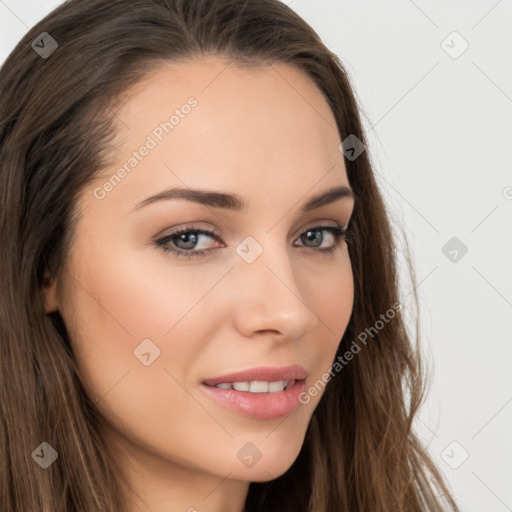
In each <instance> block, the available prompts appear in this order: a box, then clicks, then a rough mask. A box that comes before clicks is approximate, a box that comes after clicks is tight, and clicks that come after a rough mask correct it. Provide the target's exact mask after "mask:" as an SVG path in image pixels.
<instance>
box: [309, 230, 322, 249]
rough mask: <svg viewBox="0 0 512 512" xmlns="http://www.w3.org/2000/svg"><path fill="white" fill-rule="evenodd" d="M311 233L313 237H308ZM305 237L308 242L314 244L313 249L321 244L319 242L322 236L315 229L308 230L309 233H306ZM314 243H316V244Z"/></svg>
mask: <svg viewBox="0 0 512 512" xmlns="http://www.w3.org/2000/svg"><path fill="white" fill-rule="evenodd" d="M311 233H315V234H314V235H313V237H310V236H309V235H310V234H311ZM306 237H307V238H308V239H309V240H310V241H312V242H315V245H314V247H317V246H319V245H321V243H322V241H321V238H322V234H321V232H320V230H315V229H312V230H309V231H307V233H306ZM316 242H318V243H316Z"/></svg>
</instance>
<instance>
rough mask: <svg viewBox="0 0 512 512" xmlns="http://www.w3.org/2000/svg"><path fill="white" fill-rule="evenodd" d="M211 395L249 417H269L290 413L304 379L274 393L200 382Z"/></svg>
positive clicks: (295, 403)
mask: <svg viewBox="0 0 512 512" xmlns="http://www.w3.org/2000/svg"><path fill="white" fill-rule="evenodd" d="M201 388H202V389H204V391H205V392H206V393H208V394H209V395H210V396H211V397H213V398H215V399H216V400H217V401H219V402H220V403H221V404H223V405H225V406H227V407H229V408H231V409H233V410H235V411H237V412H240V413H242V414H245V415H246V416H249V417H251V418H257V419H271V418H278V417H279V416H284V415H285V414H289V413H291V412H292V411H293V410H294V409H295V408H296V407H297V406H298V405H299V403H300V402H299V395H300V393H301V392H302V391H303V390H304V388H305V381H303V380H296V381H295V384H294V385H293V386H292V387H291V388H289V389H285V390H283V391H277V392H275V393H250V392H248V391H237V390H236V389H221V388H216V387H215V386H207V385H206V384H203V383H201Z"/></svg>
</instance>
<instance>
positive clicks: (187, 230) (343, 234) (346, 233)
mask: <svg viewBox="0 0 512 512" xmlns="http://www.w3.org/2000/svg"><path fill="white" fill-rule="evenodd" d="M309 231H328V232H330V233H331V234H332V235H334V237H335V239H336V242H335V244H334V245H333V246H332V247H327V248H323V249H315V248H311V247H310V248H308V247H306V248H305V250H306V252H309V251H313V252H314V253H315V252H316V253H321V254H323V255H326V256H327V255H330V254H333V253H334V251H336V250H337V249H339V248H340V247H341V246H340V241H341V239H343V240H344V241H345V242H346V243H347V244H350V243H351V242H352V240H353V239H352V234H353V233H352V231H351V229H350V228H342V227H341V226H339V225H336V226H325V225H323V226H314V227H312V228H308V229H307V230H306V231H304V232H303V233H302V234H301V236H302V235H304V234H305V233H308V232H309ZM182 234H196V235H208V236H210V237H211V238H213V239H214V240H216V241H217V242H221V238H220V236H219V235H218V234H217V233H215V232H213V231H207V230H204V229H196V228H191V227H188V226H185V227H184V228H180V229H178V230H176V231H174V232H172V233H170V234H168V235H166V236H165V237H163V238H160V239H159V240H156V241H155V245H157V246H158V247H159V248H161V249H162V250H163V251H164V252H170V253H174V254H175V255H176V258H179V257H180V256H185V257H186V258H188V259H190V258H195V257H202V256H208V255H210V254H211V253H212V252H213V251H215V250H216V249H201V250H198V251H183V250H181V249H179V250H177V249H171V248H169V245H168V242H169V241H170V240H172V239H173V238H175V237H177V236H179V235H182ZM299 238H300V237H299Z"/></svg>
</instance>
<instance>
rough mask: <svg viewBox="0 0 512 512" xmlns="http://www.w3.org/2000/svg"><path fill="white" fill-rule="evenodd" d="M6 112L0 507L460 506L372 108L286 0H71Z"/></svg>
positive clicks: (13, 86) (0, 150) (11, 79)
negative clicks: (429, 417) (382, 179)
mask: <svg viewBox="0 0 512 512" xmlns="http://www.w3.org/2000/svg"><path fill="white" fill-rule="evenodd" d="M0 115H1V119H2V124H1V126H0V155H1V161H0V165H1V167H0V182H1V191H2V192H1V193H2V196H1V220H0V234H1V239H2V244H1V249H0V262H1V272H0V275H1V279H2V286H1V288H0V289H1V293H2V301H1V304H2V308H1V317H0V320H1V321H0V325H1V328H0V329H1V330H0V332H1V338H0V350H1V369H2V370H1V377H0V378H1V381H0V392H1V396H0V398H1V403H2V415H1V418H2V422H1V434H2V435H1V436H0V439H1V441H0V442H1V445H0V446H1V450H0V457H1V464H2V468H5V469H4V472H3V477H2V481H1V509H2V511H3V512H14V511H16V512H20V511H29V510H30V511H33V510H43V511H45V512H46V511H52V512H56V511H74V510H76V511H79V510H80V511H105V512H106V511H123V512H124V511H128V512H134V511H139V510H144V511H152V512H156V511H163V510H166V511H184V510H188V511H199V512H203V511H204V512H206V511H208V512H217V511H219V512H220V511H224V512H225V511H228V512H231V511H232V512H242V511H247V512H249V511H259V512H263V511H275V512H287V511H309V512H320V511H321V512H334V511H339V510H344V511H356V510H357V511H368V512H370V511H372V512H380V511H382V512H384V511H393V512H396V511H403V512H406V511H407V512H411V511H420V510H429V511H441V510H445V508H443V507H444V506H445V505H447V506H449V507H450V510H457V507H456V504H455V502H454V500H453V499H452V497H451V496H450V493H449V491H448V489H447V487H446V485H445V483H444V482H443V479H442V477H441V475H440V473H439V472H438V470H437V469H436V467H435V465H434V464H433V462H432V461H431V459H430V458H429V455H428V453H427V452H426V450H425V449H424V448H423V447H422V446H421V443H420V442H419V441H418V439H417V438H416V437H415V435H414V433H413V431H412V430H411V424H412V421H413V418H414V417H415V413H416V411H417V409H418V407H419V405H420V402H421V400H422V397H423V394H424V388H423V385H424V380H423V375H422V372H421V368H422V366H421V364H420V359H419V354H418V351H417V349H413V347H412V346H411V343H410V337H409V334H408V332H407V331H406V328H405V323H404V321H403V317H402V315H401V309H402V307H401V303H400V300H399V296H398V289H397V271H396V267H395V245H394V242H393V239H392V231H391V227H390V222H389V219H388V217H387V213H386V209H385V205H384V202H383V199H382V196H381V194H380V192H379V190H378V188H377V185H376V182H375V179H374V175H373V173H372V168H371V165H370V161H369V158H368V155H367V153H366V151H365V138H364V134H363V132H362V128H361V122H360V118H359V113H358V107H357V103H356V101H355V98H354V94H353V92H352V90H351V87H350V84H349V80H348V77H347V75H346V73H345V71H344V68H343V66H342V64H341V62H340V61H339V59H338V58H337V57H336V56H335V55H334V54H332V53H331V52H330V51H329V50H328V49H327V48H326V47H325V46H324V45H323V43H322V42H321V41H320V39H319V37H318V36H317V35H316V34H315V32H314V31H313V30H312V29H311V28H310V27H309V26H308V25H307V24H306V23H305V22H304V21H303V20H302V19H301V18H300V17H299V16H297V15H296V14H295V13H294V12H293V11H292V10H291V9H289V8H288V7H286V6H285V5H284V4H282V3H280V2H278V1H276V0H247V1H245V0H244V1H239V0H208V1H206V0H197V1H194V2H186V1H183V0H135V1H130V2H126V1H122V0H110V1H99V0H92V1H87V2H84V1H80V0H71V1H68V2H66V3H64V4H63V5H62V6H60V7H59V8H58V9H56V10H55V11H54V12H52V13H51V14H50V15H49V16H47V17H46V18H45V19H44V20H42V21H41V22H40V23H39V24H37V25H36V26H35V27H33V28H32V29H31V30H30V31H29V33H28V34H27V35H26V36H25V37H24V38H23V39H22V41H21V42H20V43H19V44H18V46H17V47H16V48H15V49H14V51H13V52H12V53H11V55H10V56H9V58H8V59H7V61H6V62H5V64H4V65H3V67H2V69H1V71H0ZM439 495H441V496H439Z"/></svg>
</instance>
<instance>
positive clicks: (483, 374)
mask: <svg viewBox="0 0 512 512" xmlns="http://www.w3.org/2000/svg"><path fill="white" fill-rule="evenodd" d="M60 3H61V2H60V1H57V0H45V1H41V0H33V1H29V0H0V62H3V61H4V60H5V58H6V57H7V55H8V53H9V52H10V51H11V50H12V48H13V47H14V45H15V44H16V43H17V42H18V40H19V39H20V38H21V37H22V36H23V34H24V33H25V32H26V31H27V30H28V28H29V27H31V26H33V25H34V24H35V23H36V22H37V21H39V20H40V19H41V18H42V17H44V16H45V15H46V14H47V13H48V12H50V11H51V10H52V9H53V8H54V7H56V6H57V5H59V4H60ZM285 3H287V4H288V5H290V7H291V8H293V9H294V10H295V11H296V12H297V13H299V14H300V15H301V16H302V17H303V18H304V19H305V20H306V21H307V22H309V23H310V24H311V25H312V26H313V28H314V29H315V30H316V31H317V32H318V33H319V34H320V36H321V37H322V38H323V40H324V41H325V43H326V44H327V46H328V47H329V48H330V49H331V50H333V51H334V52H335V53H336V54H337V55H339V56H340V58H341V60H342V62H343V63H344V64H345V66H346V68H347V70H348V72H349V74H350V76H351V79H352V81H353V84H354V87H355V90H356V94H357V96H358V99H359V101H360V104H361V108H362V111H363V121H364V123H365V129H366V133H367V135H368V141H369V144H368V147H367V150H368V151H369V152H370V155H371V159H372V162H373V163H374V166H375V172H376V174H377V178H378V182H379V184H380V186H381V189H382V192H383V194H384V196H385V198H386V201H387V202H388V205H389V208H390V212H391V215H392V218H393V219H394V221H395V222H396V225H397V226H399V225H403V226H404V229H405V232H406V236H407V240H408V242H409V245H410V247H411V250H412V252H413V256H414V264H415V268H416V273H417V280H418V283H419V286H418V292H419V294H420V298H421V320H422V322H423V328H422V337H423V340H422V343H423V351H424V353H425V357H426V360H427V363H428V364H429V365H430V367H431V372H432V379H431V385H430V388H429V394H428V396H427V399H426V402H425V405H424V407H423V408H422V410H421V413H420V415H419V417H418V420H417V423H416V428H417V431H418V434H419V435H420V437H421V439H423V440H424V442H425V444H426V445H427V446H428V448H429V451H430V452H431V454H432V456H433V457H434V459H435V461H436V462H437V464H438V466H439V468H440V469H441V471H442V472H443V474H444V475H445V477H446V478H447V480H448V483H449V485H450V487H451V489H452V490H453V492H454V494H455V496H456V498H457V499H458V501H459V503H460V506H461V510H463V511H464V512H489V511H493V512H502V511H506V510H511V511H512V486H511V485H510V484H511V482H512V462H511V460H512V428H511V427H512V374H511V372H510V363H511V362H512V339H511V338H512V336H511V331H510V317H511V314H512V272H511V270H510V264H511V262H512V258H511V256H512V237H511V227H512V222H511V221H512V172H511V171H512V166H511V163H510V162H511V160H512V149H511V148H512V144H511V141H512V123H511V120H512V30H511V27H512V1H511V0H500V1H495V0H493V1H483V0H477V1H472V2H463V1H449V2H446V1H445V2H441V1H436V2H427V1H420V0H417V1H412V0H393V1H387V2H383V1H377V0H371V1H370V0H368V1H359V2H356V1H352V2H349V1H345V0H343V1H340V0H291V1H289V0H288V1H286V2H285ZM454 31H456V32H458V33H459V34H460V36H458V35H456V34H455V35H454V34H452V33H453V32H454ZM464 40H465V41H466V42H467V44H468V45H469V46H468V48H467V50H466V51H464V52H463V53H462V54H460V55H458V54H459V52H460V51H461V50H462V49H463V48H464V44H465V43H464ZM443 41H444V42H443ZM450 53H451V56H450ZM455 57H456V58H455ZM398 233H399V232H398V231H397V240H398V242H399V244H401V243H402V242H401V241H400V240H399V239H400V236H399V234H398ZM452 237H457V238H458V239H459V240H460V241H461V242H462V243H463V244H464V245H465V246H467V248H468V252H467V253H466V254H465V255H463V256H461V253H460V252H459V253H458V254H457V261H455V262H454V261H451V260H450V259H449V258H448V257H447V256H445V254H444V253H443V252H442V248H443V247H444V246H445V244H446V243H447V242H448V241H449V240H450V239H451V238H452ZM449 250H452V248H449ZM452 254H453V255H454V253H452ZM452 257H453V256H452ZM402 263H403V262H402ZM405 274H406V273H405V271H404V272H403V275H405ZM409 286H410V285H409ZM402 287H403V290H404V295H407V294H408V293H410V291H411V289H410V287H409V288H408V284H407V281H406V280H405V279H404V282H403V283H402ZM454 442H455V444H453V443H454ZM466 456H467V459H466V460H464V458H465V457H466Z"/></svg>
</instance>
